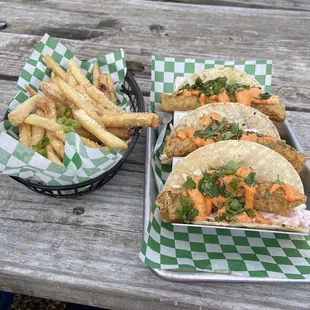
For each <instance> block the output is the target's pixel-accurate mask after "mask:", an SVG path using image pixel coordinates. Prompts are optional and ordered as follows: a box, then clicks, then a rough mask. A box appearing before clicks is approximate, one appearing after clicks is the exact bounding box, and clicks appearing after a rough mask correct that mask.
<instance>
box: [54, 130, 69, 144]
mask: <svg viewBox="0 0 310 310" xmlns="http://www.w3.org/2000/svg"><path fill="white" fill-rule="evenodd" d="M53 135H54V136H55V137H56V138H57V139H59V140H60V141H63V142H65V141H66V134H65V132H64V131H63V130H59V131H55V132H53Z"/></svg>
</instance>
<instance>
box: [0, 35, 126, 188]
mask: <svg viewBox="0 0 310 310" xmlns="http://www.w3.org/2000/svg"><path fill="white" fill-rule="evenodd" d="M46 54H49V55H51V56H52V57H53V59H54V60H55V61H56V62H57V63H58V64H59V65H60V66H62V67H63V68H64V69H66V67H67V62H68V60H69V59H71V58H73V59H74V60H75V61H76V62H77V64H78V65H79V66H80V68H81V70H82V71H83V73H84V74H85V75H86V77H87V78H88V79H89V80H90V81H91V82H92V74H91V73H92V68H93V63H94V62H96V61H97V62H98V65H99V67H100V71H101V72H102V73H103V72H105V73H109V74H110V75H111V77H112V79H113V82H114V85H115V91H116V96H117V99H118V104H119V105H120V106H121V107H122V108H123V109H125V110H129V108H130V107H129V104H128V103H129V99H128V97H127V95H125V94H124V93H122V92H121V85H122V83H123V81H124V78H125V75H126V73H127V67H126V62H125V58H124V51H123V50H122V49H120V50H116V51H114V52H113V53H110V54H108V55H105V56H99V57H97V58H93V59H90V60H88V61H80V60H79V59H78V58H77V57H76V56H75V55H74V54H73V53H72V52H71V51H70V50H69V49H67V48H66V47H65V46H64V45H63V44H62V43H60V42H59V41H58V40H56V39H54V38H52V37H50V36H49V35H48V34H45V35H44V36H43V38H42V39H41V41H40V42H39V43H38V44H37V45H36V46H35V48H34V51H33V53H32V54H31V56H30V58H29V60H28V61H27V63H26V64H25V66H24V68H23V69H22V72H21V74H20V76H19V79H18V82H17V86H16V88H17V89H18V93H17V94H16V95H15V97H14V98H13V99H12V101H11V102H10V103H9V105H8V111H11V110H13V109H14V108H15V107H17V106H18V105H20V104H21V103H23V102H24V101H25V100H27V99H28V98H29V95H28V93H27V91H26V90H25V87H24V86H25V85H30V86H31V87H32V88H33V89H34V90H36V91H38V92H39V93H40V90H39V86H40V82H41V81H49V80H50V75H51V70H50V69H48V68H47V67H46V66H45V64H44V63H43V61H42V57H43V56H44V55H46ZM8 57H9V55H8ZM17 139H18V128H14V127H12V126H11V124H10V122H9V121H8V120H6V121H4V122H2V123H1V124H0V172H1V173H2V174H8V175H12V176H17V177H21V178H24V179H31V180H36V181H38V182H43V183H45V184H48V185H68V184H74V183H80V182H83V181H87V180H89V179H91V178H95V177H96V176H98V175H100V174H102V173H104V172H105V171H108V170H109V169H111V168H112V167H113V166H114V165H115V164H116V163H117V162H118V161H119V160H120V159H121V158H122V153H121V152H116V151H113V150H112V151H107V150H106V149H104V148H100V149H93V148H89V147H86V146H85V145H84V144H83V143H82V142H81V140H80V138H79V136H78V135H77V134H75V133H70V134H68V135H67V137H66V143H65V155H64V160H63V165H58V164H55V163H53V162H51V161H50V160H48V159H46V158H45V157H43V156H41V155H39V154H38V153H36V152H34V151H32V150H31V149H30V148H27V147H25V146H24V145H22V144H21V143H19V142H18V140H17Z"/></svg>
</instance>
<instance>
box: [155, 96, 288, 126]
mask: <svg viewBox="0 0 310 310" xmlns="http://www.w3.org/2000/svg"><path fill="white" fill-rule="evenodd" d="M199 106H200V103H199V98H198V96H191V97H186V96H183V95H176V94H173V95H168V94H162V95H161V104H160V106H159V108H160V110H161V111H163V112H174V111H189V110H194V109H196V108H197V107H199ZM251 106H252V107H253V108H255V109H257V110H259V111H260V112H262V113H263V114H265V115H267V116H269V118H270V119H271V120H272V121H275V122H283V121H284V120H285V117H286V113H285V106H284V105H283V104H280V103H278V104H260V103H252V104H251Z"/></svg>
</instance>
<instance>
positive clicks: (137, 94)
mask: <svg viewBox="0 0 310 310" xmlns="http://www.w3.org/2000/svg"><path fill="white" fill-rule="evenodd" d="M122 91H123V92H124V93H125V94H127V95H128V97H129V100H130V110H131V111H132V112H145V107H144V100H143V95H142V93H141V90H140V88H139V85H138V83H137V82H136V80H135V79H134V77H133V76H132V74H131V73H129V72H127V75H126V76H125V81H124V84H123V85H122ZM7 118H8V113H6V115H5V116H4V119H7ZM140 133H141V128H140V127H136V128H133V129H131V141H130V143H129V145H128V149H127V150H126V152H125V153H124V154H123V157H122V159H121V160H120V161H118V162H117V164H116V165H115V166H113V167H112V168H111V169H110V170H109V171H106V172H104V173H102V174H101V175H99V176H97V177H96V178H93V179H90V180H88V181H85V182H81V183H77V184H72V185H62V186H49V185H46V184H43V183H39V182H33V181H29V180H26V179H22V178H19V177H11V178H12V179H14V180H15V181H17V182H19V183H22V184H24V185H25V186H26V187H28V188H29V189H31V190H33V191H35V192H37V193H39V194H43V195H47V196H51V197H56V198H74V197H78V196H84V195H87V194H89V193H92V192H94V191H96V190H97V189H98V188H100V187H102V186H103V185H104V184H105V183H107V182H108V181H109V180H111V179H112V178H113V177H114V175H115V174H116V173H117V172H118V171H119V169H120V168H121V166H122V164H123V163H124V162H125V160H126V159H127V157H128V156H129V154H130V153H131V151H132V150H133V148H134V146H135V144H136V143H137V141H138V138H139V135H140Z"/></svg>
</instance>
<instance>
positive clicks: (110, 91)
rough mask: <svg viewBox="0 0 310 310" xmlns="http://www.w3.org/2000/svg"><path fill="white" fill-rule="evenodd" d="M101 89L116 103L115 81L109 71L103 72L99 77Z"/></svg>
mask: <svg viewBox="0 0 310 310" xmlns="http://www.w3.org/2000/svg"><path fill="white" fill-rule="evenodd" d="M98 89H99V90H101V91H102V92H103V93H104V94H105V95H106V96H107V97H108V98H109V100H110V101H112V102H113V103H114V104H115V101H116V100H115V99H116V98H115V92H114V83H113V80H112V79H111V77H110V76H109V75H108V74H107V73H103V74H101V75H100V77H99V87H98Z"/></svg>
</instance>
